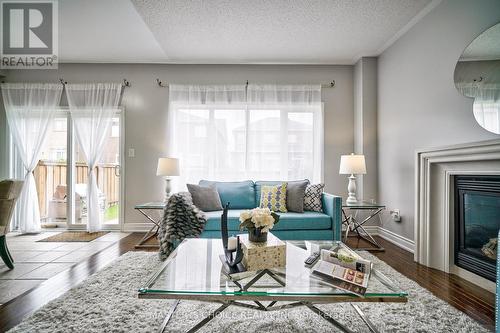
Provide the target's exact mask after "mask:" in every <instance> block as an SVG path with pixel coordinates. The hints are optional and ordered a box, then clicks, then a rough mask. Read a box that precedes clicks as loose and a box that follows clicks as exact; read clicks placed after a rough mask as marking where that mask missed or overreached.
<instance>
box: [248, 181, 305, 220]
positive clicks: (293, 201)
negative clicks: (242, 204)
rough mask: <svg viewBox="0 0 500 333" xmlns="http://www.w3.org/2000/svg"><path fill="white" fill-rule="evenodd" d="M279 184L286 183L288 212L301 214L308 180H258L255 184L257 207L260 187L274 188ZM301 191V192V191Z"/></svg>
mask: <svg viewBox="0 0 500 333" xmlns="http://www.w3.org/2000/svg"><path fill="white" fill-rule="evenodd" d="M281 183H287V190H286V206H287V209H288V211H291V212H297V213H302V212H303V211H304V194H305V190H306V187H307V185H309V180H308V179H304V180H291V181H286V182H285V181H278V180H258V181H256V182H255V201H256V203H257V206H260V196H261V192H262V186H274V185H279V184H281ZM302 190H303V191H302ZM301 207H302V208H301Z"/></svg>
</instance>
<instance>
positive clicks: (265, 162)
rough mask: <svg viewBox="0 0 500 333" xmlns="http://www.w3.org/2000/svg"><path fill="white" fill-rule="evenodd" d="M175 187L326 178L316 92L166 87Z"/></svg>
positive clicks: (309, 87)
mask: <svg viewBox="0 0 500 333" xmlns="http://www.w3.org/2000/svg"><path fill="white" fill-rule="evenodd" d="M169 98H170V108H169V133H170V141H169V142H170V154H171V155H175V156H177V157H179V158H180V163H181V177H180V178H179V185H180V186H181V187H182V186H183V185H184V184H186V183H195V182H197V181H198V180H200V179H203V178H205V179H216V180H221V181H231V180H242V179H255V180H265V179H267V180H277V179H282V180H287V179H289V180H293V179H301V178H308V179H310V180H312V181H321V180H322V178H323V162H322V159H323V115H322V103H321V86H320V85H302V86H296V85H289V86H280V85H248V86H246V85H232V86H227V85H226V86H186V85H171V86H170V97H169Z"/></svg>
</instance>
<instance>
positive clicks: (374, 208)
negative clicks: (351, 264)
mask: <svg viewBox="0 0 500 333" xmlns="http://www.w3.org/2000/svg"><path fill="white" fill-rule="evenodd" d="M384 209H385V205H381V204H378V203H375V202H370V201H358V202H357V203H355V204H347V203H345V202H343V203H342V215H343V221H342V225H344V226H345V228H346V230H345V234H344V237H343V241H344V243H346V242H347V237H348V236H349V232H355V233H356V234H357V235H358V237H360V238H362V239H364V240H365V241H367V242H368V243H370V244H372V245H373V246H374V247H371V248H363V249H361V248H357V249H356V250H366V251H385V249H384V248H383V247H382V246H381V245H380V244H379V243H378V242H377V241H376V240H375V238H373V237H372V235H370V234H369V233H368V232H367V231H366V229H365V228H364V227H363V225H364V224H365V223H366V222H368V221H370V220H371V219H372V218H374V217H376V216H378V218H379V220H380V212H382V211H383V210H384ZM346 211H349V215H348V214H347V212H346ZM359 211H365V212H368V213H369V215H368V216H366V217H365V218H364V219H363V220H362V221H358V220H357V213H358V212H359ZM353 212H354V214H353Z"/></svg>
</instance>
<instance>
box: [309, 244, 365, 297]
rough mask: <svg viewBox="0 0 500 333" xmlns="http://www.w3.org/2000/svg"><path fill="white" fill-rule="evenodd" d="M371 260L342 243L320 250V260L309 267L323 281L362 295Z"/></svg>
mask: <svg viewBox="0 0 500 333" xmlns="http://www.w3.org/2000/svg"><path fill="white" fill-rule="evenodd" d="M371 269H372V262H371V261H369V260H366V259H363V258H361V257H360V256H359V255H358V254H357V253H356V252H354V251H353V250H351V249H349V248H348V247H347V246H345V245H343V244H339V245H338V246H337V247H335V248H333V249H330V250H324V249H323V250H321V254H320V260H319V261H318V262H317V263H316V264H315V265H314V266H313V267H312V268H311V271H312V274H313V275H315V276H316V277H319V278H320V279H321V280H322V281H323V282H325V283H327V284H329V285H331V286H333V287H336V288H339V289H342V290H345V291H348V292H351V293H353V294H356V295H359V296H364V294H365V293H366V289H367V288H368V281H369V279H370V273H371Z"/></svg>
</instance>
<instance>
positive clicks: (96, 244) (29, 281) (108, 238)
mask: <svg viewBox="0 0 500 333" xmlns="http://www.w3.org/2000/svg"><path fill="white" fill-rule="evenodd" d="M59 232H61V231H58V232H54V231H48V232H42V233H40V234H32V235H21V234H19V233H10V234H8V235H7V246H8V247H9V250H10V253H11V254H12V256H13V257H14V269H12V270H9V269H8V268H7V266H6V265H5V264H4V263H3V261H2V260H1V259H0V305H1V304H4V303H6V302H8V301H9V300H11V299H13V298H15V297H17V296H19V295H21V294H22V293H24V292H26V291H28V290H30V289H32V288H34V287H36V286H37V285H39V284H40V283H43V282H44V281H45V280H47V279H49V278H51V277H53V276H55V275H56V274H58V273H61V272H62V271H65V270H66V269H68V268H70V267H71V266H73V265H75V264H76V263H78V262H80V261H83V260H85V259H86V258H88V257H90V256H91V255H93V254H95V253H97V252H99V251H101V250H103V249H105V248H107V247H108V246H111V245H112V244H114V243H116V242H117V241H119V240H120V239H121V238H123V237H126V236H128V235H129V233H123V232H110V233H108V234H106V235H104V236H102V237H99V238H97V239H94V240H93V241H91V242H37V241H38V240H41V239H44V238H46V237H50V236H53V235H55V234H58V233H59Z"/></svg>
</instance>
